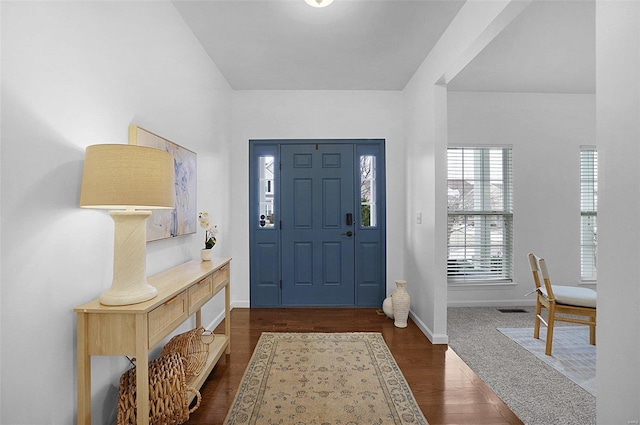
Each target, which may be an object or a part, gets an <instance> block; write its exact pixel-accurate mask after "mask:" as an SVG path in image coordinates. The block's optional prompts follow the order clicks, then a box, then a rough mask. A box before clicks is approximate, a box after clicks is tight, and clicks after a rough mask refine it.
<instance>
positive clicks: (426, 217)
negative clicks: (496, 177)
mask: <svg viewBox="0 0 640 425" xmlns="http://www.w3.org/2000/svg"><path fill="white" fill-rule="evenodd" d="M527 4H528V3H527V2H526V1H509V0H500V1H498V0H496V1H475V2H466V3H465V4H464V5H463V6H462V8H461V9H460V11H459V12H458V15H456V17H455V18H454V20H453V22H452V23H451V24H450V25H449V27H448V28H447V30H446V31H445V32H444V34H443V35H442V37H440V40H439V41H438V43H437V44H436V46H435V47H434V48H433V49H432V51H431V52H430V53H429V55H428V56H427V58H426V59H425V60H424V62H423V63H422V64H421V65H420V67H419V68H418V70H417V71H416V73H415V74H414V75H413V77H412V78H411V81H409V83H408V84H407V86H406V87H405V89H404V90H403V99H404V108H405V111H404V112H405V137H406V140H407V148H406V174H407V186H406V191H405V192H406V199H407V204H406V208H405V216H406V217H407V219H406V220H407V227H406V230H405V235H404V243H405V247H404V252H405V275H406V276H407V280H408V281H409V285H408V287H409V292H410V294H411V305H412V307H411V317H412V318H413V320H414V321H415V322H416V323H417V324H418V326H420V328H421V329H422V331H423V332H424V333H425V334H426V335H427V336H428V337H429V339H430V340H431V341H432V342H434V343H438V344H446V343H447V342H448V338H447V335H446V328H447V281H446V258H447V257H446V255H447V254H446V252H447V251H446V220H447V216H446V212H447V203H446V202H447V198H446V185H445V184H444V183H443V182H445V181H446V178H447V161H446V154H447V139H448V134H447V131H448V126H447V119H448V118H447V92H446V88H445V87H446V83H447V82H448V81H450V80H451V79H452V78H453V77H455V75H456V74H457V73H458V72H459V71H460V70H461V69H462V68H463V67H464V65H465V64H466V63H468V61H470V60H471V59H473V56H474V55H475V54H476V53H477V52H478V51H480V50H481V49H482V48H483V47H484V46H486V44H487V43H489V42H490V41H491V39H492V38H493V37H494V36H495V35H496V34H498V33H499V32H500V30H501V29H502V28H504V27H505V26H506V25H508V23H509V22H510V21H511V20H512V19H513V18H514V17H515V16H517V14H518V13H519V12H520V11H522V9H523V8H524V7H526V5H527ZM419 212H422V222H421V223H417V221H416V220H415V217H416V214H417V213H419Z"/></svg>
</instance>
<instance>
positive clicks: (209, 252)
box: [200, 248, 213, 261]
mask: <svg viewBox="0 0 640 425" xmlns="http://www.w3.org/2000/svg"><path fill="white" fill-rule="evenodd" d="M200 258H201V259H202V261H211V259H212V258H213V249H211V248H209V249H206V248H205V249H201V250H200Z"/></svg>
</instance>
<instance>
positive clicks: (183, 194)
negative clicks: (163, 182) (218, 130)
mask: <svg viewBox="0 0 640 425" xmlns="http://www.w3.org/2000/svg"><path fill="white" fill-rule="evenodd" d="M129 144H131V145H139V146H147V147H150V148H155V149H160V150H163V151H165V152H169V153H170V154H171V155H172V156H173V163H174V167H175V179H176V180H175V190H176V206H175V208H174V209H173V210H153V211H152V213H151V217H149V219H148V220H147V242H151V241H155V240H160V239H166V238H172V237H176V236H182V235H187V234H191V233H196V230H197V214H196V205H197V204H196V188H197V174H196V171H197V168H196V167H197V157H196V153H195V152H192V151H190V150H188V149H185V148H183V147H182V146H179V145H177V144H175V143H173V142H172V141H170V140H167V139H165V138H164V137H161V136H158V135H157V134H155V133H152V132H150V131H149V130H145V129H144V128H141V127H138V126H137V125H130V126H129Z"/></svg>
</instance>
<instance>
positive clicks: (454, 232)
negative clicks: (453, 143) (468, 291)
mask: <svg viewBox="0 0 640 425" xmlns="http://www.w3.org/2000/svg"><path fill="white" fill-rule="evenodd" d="M447 153H448V155H447V159H448V172H447V174H448V177H447V185H448V192H447V193H448V204H447V213H448V220H447V277H448V281H449V282H450V283H470V282H478V283H486V282H496V281H503V282H508V281H511V279H512V264H513V183H512V182H513V179H512V174H513V173H512V161H511V148H477V147H473V148H472V147H456V148H449V149H448V151H447Z"/></svg>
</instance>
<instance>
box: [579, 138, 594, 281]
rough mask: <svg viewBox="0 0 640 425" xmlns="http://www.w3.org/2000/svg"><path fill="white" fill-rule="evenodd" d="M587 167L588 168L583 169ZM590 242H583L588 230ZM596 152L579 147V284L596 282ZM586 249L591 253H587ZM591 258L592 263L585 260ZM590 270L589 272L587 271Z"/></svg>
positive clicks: (592, 149) (588, 148)
mask: <svg viewBox="0 0 640 425" xmlns="http://www.w3.org/2000/svg"><path fill="white" fill-rule="evenodd" d="M585 166H586V167H588V168H585ZM588 227H591V228H593V229H595V230H592V231H591V233H592V242H591V243H587V242H585V238H586V237H587V236H588V233H589V230H588ZM597 229H598V150H597V148H596V147H595V146H591V145H585V146H580V282H581V283H586V284H594V283H596V282H597V280H598V239H597V234H598V230H597ZM588 249H590V250H591V252H588ZM588 256H592V261H587V260H586V258H587V257H588ZM588 269H591V270H588Z"/></svg>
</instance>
